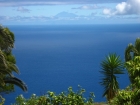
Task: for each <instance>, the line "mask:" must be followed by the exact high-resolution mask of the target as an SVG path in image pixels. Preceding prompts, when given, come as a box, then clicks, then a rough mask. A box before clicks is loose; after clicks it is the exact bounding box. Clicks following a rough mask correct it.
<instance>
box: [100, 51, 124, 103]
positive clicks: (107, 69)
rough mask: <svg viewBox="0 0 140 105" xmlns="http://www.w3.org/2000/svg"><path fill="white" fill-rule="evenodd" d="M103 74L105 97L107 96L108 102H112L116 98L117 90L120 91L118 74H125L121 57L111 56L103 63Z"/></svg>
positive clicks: (102, 82) (102, 83)
mask: <svg viewBox="0 0 140 105" xmlns="http://www.w3.org/2000/svg"><path fill="white" fill-rule="evenodd" d="M101 67H102V70H101V71H100V73H101V74H103V78H102V79H101V82H100V84H101V85H102V86H104V93H103V97H104V96H106V98H107V100H108V101H110V100H111V99H112V98H114V96H115V94H116V92H117V90H118V89H119V83H118V81H117V77H116V74H123V73H124V72H123V69H124V64H123V62H122V61H121V60H120V57H119V56H117V55H116V54H109V55H108V56H107V57H106V59H105V60H103V61H102V62H101Z"/></svg>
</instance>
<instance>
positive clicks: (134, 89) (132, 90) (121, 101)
mask: <svg viewBox="0 0 140 105" xmlns="http://www.w3.org/2000/svg"><path fill="white" fill-rule="evenodd" d="M125 54H126V55H125V60H126V63H125V68H126V70H127V71H128V75H129V78H130V82H131V85H130V86H129V88H127V89H125V90H119V91H118V93H117V94H116V96H115V98H114V99H113V100H112V101H111V105H140V38H137V39H136V42H135V46H133V45H132V44H129V45H128V47H127V48H126V51H125Z"/></svg>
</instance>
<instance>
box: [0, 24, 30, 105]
mask: <svg viewBox="0 0 140 105" xmlns="http://www.w3.org/2000/svg"><path fill="white" fill-rule="evenodd" d="M14 41H15V39H14V34H13V33H12V32H11V31H10V30H9V29H8V28H5V27H3V26H1V25H0V104H1V105H2V104H4V99H3V98H2V96H1V95H2V94H5V93H10V92H13V91H14V85H17V86H19V87H20V88H21V89H22V90H23V91H27V86H26V85H25V83H24V82H23V81H21V80H20V79H19V78H16V77H15V76H14V75H13V72H15V73H19V70H18V68H17V66H16V65H15V64H16V60H15V57H14V56H13V54H12V49H13V47H14Z"/></svg>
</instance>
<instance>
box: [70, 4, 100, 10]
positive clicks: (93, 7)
mask: <svg viewBox="0 0 140 105" xmlns="http://www.w3.org/2000/svg"><path fill="white" fill-rule="evenodd" d="M99 8H100V7H98V6H97V5H84V6H80V7H77V8H72V9H81V10H92V9H99Z"/></svg>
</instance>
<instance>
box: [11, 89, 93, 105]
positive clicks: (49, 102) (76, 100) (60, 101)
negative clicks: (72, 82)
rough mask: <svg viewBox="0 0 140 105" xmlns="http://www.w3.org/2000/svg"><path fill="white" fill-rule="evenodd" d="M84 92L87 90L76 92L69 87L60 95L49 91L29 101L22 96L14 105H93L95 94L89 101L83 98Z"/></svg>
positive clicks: (33, 96) (34, 96) (91, 94)
mask: <svg viewBox="0 0 140 105" xmlns="http://www.w3.org/2000/svg"><path fill="white" fill-rule="evenodd" d="M84 92H85V89H83V88H81V87H79V89H78V91H77V92H74V91H73V89H72V87H69V88H68V91H67V92H61V93H60V94H58V95H56V94H55V93H54V92H51V91H48V92H47V93H46V94H45V95H43V96H36V95H35V94H33V95H32V96H31V97H30V98H29V99H26V98H24V97H23V95H20V96H18V97H17V98H16V102H15V103H14V104H12V105H93V102H94V94H93V93H90V96H89V99H87V100H86V98H84V96H83V94H84Z"/></svg>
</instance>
